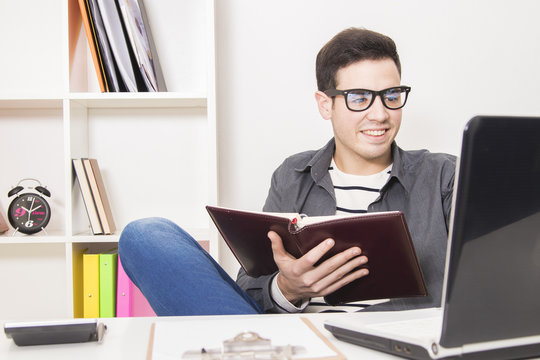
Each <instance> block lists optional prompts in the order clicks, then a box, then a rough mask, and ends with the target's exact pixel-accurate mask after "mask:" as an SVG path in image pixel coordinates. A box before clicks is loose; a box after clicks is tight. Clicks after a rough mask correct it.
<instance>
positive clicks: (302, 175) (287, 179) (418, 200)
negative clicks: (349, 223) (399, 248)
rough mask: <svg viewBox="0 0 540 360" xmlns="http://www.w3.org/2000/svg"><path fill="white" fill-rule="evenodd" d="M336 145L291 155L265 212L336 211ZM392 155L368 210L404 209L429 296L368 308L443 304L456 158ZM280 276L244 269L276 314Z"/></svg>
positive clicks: (246, 283) (242, 279) (249, 287)
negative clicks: (274, 288)
mask: <svg viewBox="0 0 540 360" xmlns="http://www.w3.org/2000/svg"><path fill="white" fill-rule="evenodd" d="M334 149H335V142H334V139H332V140H330V141H329V142H328V143H327V144H326V145H325V146H324V147H323V148H322V149H320V150H317V151H306V152H302V153H299V154H296V155H293V156H291V157H289V158H287V159H286V160H285V161H284V162H283V163H282V164H281V165H280V166H279V167H278V168H277V169H276V171H275V172H274V174H273V176H272V182H271V186H270V191H269V194H268V197H267V199H266V203H265V205H264V208H263V210H264V211H271V212H294V213H303V214H306V215H309V216H317V215H333V214H335V213H336V198H335V195H334V187H333V185H332V180H331V179H330V174H329V173H328V167H329V166H330V161H331V160H332V156H333V154H334ZM392 156H393V166H392V173H391V175H390V178H389V180H388V182H387V183H386V185H385V186H384V187H383V188H382V190H381V195H380V197H379V198H378V199H377V200H376V201H375V202H373V203H372V204H371V205H370V206H369V208H368V211H369V212H372V211H389V210H400V211H402V212H403V213H404V215H405V218H406V220H407V225H408V227H409V231H410V233H411V237H412V239H413V242H414V246H415V250H416V254H417V256H418V259H419V262H420V266H421V267H422V272H423V274H424V279H425V281H426V285H427V288H428V294H429V295H428V296H427V297H421V298H406V299H393V300H391V301H389V302H387V303H384V304H380V305H375V306H371V307H370V308H368V309H369V310H405V309H413V308H423V307H438V306H440V304H441V295H442V284H443V277H444V268H445V258H446V245H447V238H448V227H449V220H450V208H451V204H452V193H453V185H454V173H455V165H456V158H455V156H452V155H448V154H436V153H430V152H429V151H427V150H416V151H404V150H402V149H401V148H399V147H398V146H397V145H396V144H395V143H394V144H392ZM388 251H392V249H388ZM274 276H275V274H273V275H267V276H261V277H258V278H252V277H250V276H248V275H247V274H246V273H245V272H244V271H243V269H240V271H239V273H238V278H237V283H238V284H239V285H240V287H242V288H243V289H244V290H245V291H246V292H247V293H248V294H249V295H250V296H252V297H253V298H254V299H255V300H256V301H257V302H258V303H259V304H260V305H261V307H262V308H263V309H264V311H266V312H273V311H276V304H275V303H274V302H273V300H272V298H271V296H270V284H271V281H272V278H273V277H274ZM368 276H369V275H368Z"/></svg>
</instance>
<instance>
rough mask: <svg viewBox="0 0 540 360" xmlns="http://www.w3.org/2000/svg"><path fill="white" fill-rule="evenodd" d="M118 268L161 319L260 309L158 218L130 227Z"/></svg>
mask: <svg viewBox="0 0 540 360" xmlns="http://www.w3.org/2000/svg"><path fill="white" fill-rule="evenodd" d="M118 252H119V256H120V258H121V261H122V266H123V267H124V270H125V271H126V274H127V275H128V276H129V278H130V279H131V280H132V281H133V283H134V284H135V285H136V286H137V287H138V288H139V289H140V290H141V291H142V293H143V294H144V295H145V296H146V299H147V300H148V302H149V303H150V305H151V306H152V309H154V311H155V312H156V314H157V315H159V316H173V315H228V314H259V313H262V311H261V309H260V307H259V305H258V304H257V303H256V302H255V301H254V300H253V299H252V298H251V297H250V296H249V295H248V294H246V292H244V291H243V290H242V289H241V288H240V287H239V286H238V285H237V284H236V282H235V281H234V280H233V279H232V278H231V277H230V276H229V275H228V274H227V273H226V272H225V271H224V270H223V269H222V268H221V266H219V264H218V263H217V262H216V261H215V260H214V259H213V258H212V257H211V256H210V255H209V254H208V253H207V252H206V251H205V250H204V249H203V248H202V247H201V246H200V245H199V243H197V241H195V240H194V239H193V238H192V237H191V236H190V235H189V234H188V233H187V232H185V231H184V230H183V229H181V228H180V227H179V226H178V225H176V224H174V223H173V222H171V221H169V220H166V219H162V218H148V219H142V220H137V221H134V222H131V223H130V224H128V225H127V226H126V227H125V229H124V230H123V231H122V234H121V236H120V240H119V243H118Z"/></svg>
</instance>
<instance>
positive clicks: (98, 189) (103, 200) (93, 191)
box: [72, 158, 116, 235]
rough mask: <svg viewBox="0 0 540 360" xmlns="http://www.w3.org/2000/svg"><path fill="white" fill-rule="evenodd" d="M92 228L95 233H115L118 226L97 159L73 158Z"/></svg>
mask: <svg viewBox="0 0 540 360" xmlns="http://www.w3.org/2000/svg"><path fill="white" fill-rule="evenodd" d="M72 161H73V168H74V169H75V176H76V178H77V181H78V182H79V187H80V189H81V194H82V198H83V201H84V206H85V208H86V212H87V213H88V219H89V220H90V228H91V229H92V233H93V234H94V235H109V234H114V232H115V231H116V226H115V224H114V219H113V215H112V211H111V206H110V204H109V199H108V197H107V191H106V190H105V184H104V182H103V178H102V176H101V171H100V170H99V165H98V162H97V160H96V159H87V158H81V159H72Z"/></svg>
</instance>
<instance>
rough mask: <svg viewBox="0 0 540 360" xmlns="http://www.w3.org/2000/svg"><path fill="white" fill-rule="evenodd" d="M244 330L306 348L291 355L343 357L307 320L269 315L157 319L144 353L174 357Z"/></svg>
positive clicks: (161, 359)
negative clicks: (151, 339)
mask: <svg viewBox="0 0 540 360" xmlns="http://www.w3.org/2000/svg"><path fill="white" fill-rule="evenodd" d="M244 331H253V332H256V333H258V334H259V335H260V336H261V337H263V338H267V339H270V340H271V342H272V345H273V346H286V345H294V346H303V347H304V348H305V349H306V351H305V352H302V353H301V354H298V355H294V356H293V359H321V360H322V359H336V360H337V359H345V358H344V356H343V355H342V354H340V353H339V351H337V350H334V349H333V345H332V344H330V343H329V342H328V340H326V339H325V338H324V337H323V336H322V335H321V334H320V333H319V331H318V330H317V329H316V328H315V327H313V325H312V324H311V323H310V322H309V320H307V319H302V318H300V317H289V316H270V315H269V316H262V317H260V316H259V317H240V318H237V317H208V318H201V317H198V318H182V319H178V320H177V321H176V320H172V321H159V320H158V321H156V323H155V324H154V333H153V341H151V343H150V345H149V346H150V347H151V348H149V352H148V355H149V356H148V357H149V359H152V360H169V359H175V360H178V359H181V357H182V354H183V353H184V352H186V351H188V350H197V349H202V348H205V349H220V348H221V346H222V343H223V341H224V340H228V339H231V338H233V337H235V336H236V335H237V334H239V333H241V332H244Z"/></svg>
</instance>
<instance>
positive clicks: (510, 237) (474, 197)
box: [440, 116, 540, 347]
mask: <svg viewBox="0 0 540 360" xmlns="http://www.w3.org/2000/svg"><path fill="white" fill-rule="evenodd" d="M457 184H458V185H457V188H456V191H457V192H456V194H455V205H454V217H453V229H452V235H451V241H452V252H451V254H450V258H449V261H450V266H449V270H448V274H447V288H446V292H445V299H444V301H445V303H444V304H445V308H444V321H443V329H442V335H441V341H440V343H441V345H443V346H445V347H456V346H461V345H463V344H470V343H476V342H484V341H492V340H500V339H508V338H515V337H523V336H529V335H537V334H540V118H526V117H489V116H482V117H475V118H473V119H471V120H470V121H469V123H468V124H467V126H466V128H465V131H464V133H463V142H462V153H461V158H460V163H459V172H458V179H457Z"/></svg>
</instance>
